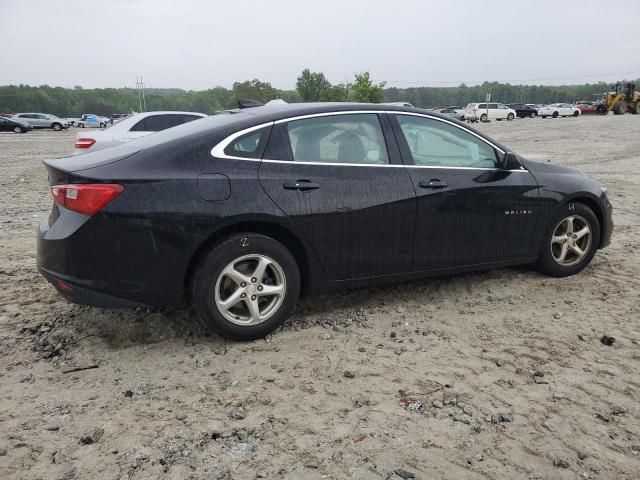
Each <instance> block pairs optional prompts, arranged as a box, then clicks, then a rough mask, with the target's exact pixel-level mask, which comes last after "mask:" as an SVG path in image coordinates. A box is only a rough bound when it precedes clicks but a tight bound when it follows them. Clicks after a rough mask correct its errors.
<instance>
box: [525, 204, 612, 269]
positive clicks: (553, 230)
mask: <svg viewBox="0 0 640 480" xmlns="http://www.w3.org/2000/svg"><path fill="white" fill-rule="evenodd" d="M599 244H600V225H599V223H598V218H597V217H596V215H595V214H594V213H593V210H591V209H590V208H589V207H587V206H586V205H584V204H582V203H567V204H565V205H563V206H562V207H561V209H560V211H559V212H558V213H557V214H556V215H555V216H554V218H553V220H552V222H551V226H550V227H549V229H548V230H547V232H546V233H545V237H544V240H543V242H542V247H541V249H540V253H539V255H538V261H537V266H538V267H539V269H540V270H541V271H542V272H544V273H546V274H548V275H551V276H553V277H567V276H569V275H574V274H576V273H578V272H580V271H581V270H582V269H584V268H585V267H586V266H587V265H589V262H591V259H592V258H593V256H594V255H595V253H596V250H597V249H598V245H599Z"/></svg>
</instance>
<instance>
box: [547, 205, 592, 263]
mask: <svg viewBox="0 0 640 480" xmlns="http://www.w3.org/2000/svg"><path fill="white" fill-rule="evenodd" d="M590 248H591V226H590V225H589V222H587V221H586V220H585V219H584V218H582V217H581V216H579V215H571V216H569V217H567V218H565V219H564V220H562V221H561V222H560V223H558V225H557V226H556V228H555V229H554V231H553V234H552V236H551V255H553V258H554V260H555V261H556V262H557V263H558V264H559V265H562V266H563V267H570V266H572V265H575V264H576V263H578V262H580V261H581V260H582V259H583V258H584V257H585V255H586V254H587V253H588V252H589V249H590Z"/></svg>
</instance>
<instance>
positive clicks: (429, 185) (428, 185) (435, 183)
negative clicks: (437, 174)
mask: <svg viewBox="0 0 640 480" xmlns="http://www.w3.org/2000/svg"><path fill="white" fill-rule="evenodd" d="M418 185H419V186H420V188H433V189H439V188H447V187H448V186H449V184H448V183H447V182H441V181H440V180H437V179H435V178H432V179H431V180H429V181H428V182H425V181H424V180H423V181H422V182H420V183H419V184H418Z"/></svg>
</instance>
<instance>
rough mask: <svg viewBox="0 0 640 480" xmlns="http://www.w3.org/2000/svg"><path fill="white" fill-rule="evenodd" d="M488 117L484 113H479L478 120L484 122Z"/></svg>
mask: <svg viewBox="0 0 640 480" xmlns="http://www.w3.org/2000/svg"><path fill="white" fill-rule="evenodd" d="M488 119H489V117H487V114H486V113H483V114H482V115H480V121H481V122H486V121H487V120H488Z"/></svg>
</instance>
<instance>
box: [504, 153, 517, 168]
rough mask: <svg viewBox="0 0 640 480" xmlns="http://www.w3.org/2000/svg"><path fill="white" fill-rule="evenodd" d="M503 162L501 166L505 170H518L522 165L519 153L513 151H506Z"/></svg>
mask: <svg viewBox="0 0 640 480" xmlns="http://www.w3.org/2000/svg"><path fill="white" fill-rule="evenodd" d="M501 163H502V165H501V167H502V169H504V170H518V169H519V168H520V167H521V166H522V165H521V164H520V160H518V155H516V154H515V153H513V152H506V153H505V154H504V155H503V156H502V162H501Z"/></svg>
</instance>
